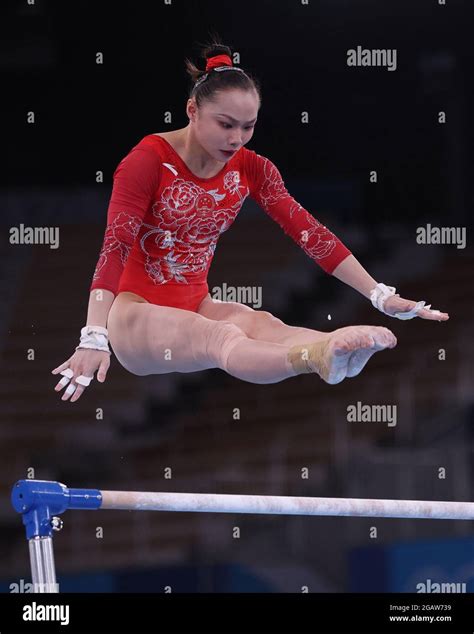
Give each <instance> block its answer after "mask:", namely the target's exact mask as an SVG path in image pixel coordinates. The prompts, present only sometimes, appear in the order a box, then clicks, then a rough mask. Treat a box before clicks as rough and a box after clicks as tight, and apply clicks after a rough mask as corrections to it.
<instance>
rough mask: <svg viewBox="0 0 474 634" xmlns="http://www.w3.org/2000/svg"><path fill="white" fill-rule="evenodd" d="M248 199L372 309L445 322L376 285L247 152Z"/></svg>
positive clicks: (266, 165) (271, 169) (265, 164)
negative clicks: (362, 296) (366, 299)
mask: <svg viewBox="0 0 474 634" xmlns="http://www.w3.org/2000/svg"><path fill="white" fill-rule="evenodd" d="M245 158H246V169H247V174H248V180H249V187H250V196H251V198H253V199H254V200H255V201H256V202H257V203H258V204H259V205H260V206H261V207H262V208H263V209H264V210H265V212H266V213H267V214H268V215H269V216H270V217H271V218H272V219H273V220H275V221H276V222H277V223H278V224H279V225H280V227H281V228H282V229H283V231H284V232H285V233H286V234H287V235H289V236H290V237H291V238H292V239H293V240H294V241H295V242H296V243H297V244H298V245H299V246H300V247H301V248H302V249H303V251H304V252H305V253H306V254H307V255H308V256H309V257H310V258H312V259H313V260H314V261H315V262H316V264H318V265H319V266H320V267H321V268H322V269H323V270H324V271H325V272H326V273H329V274H330V275H333V276H334V277H336V278H337V279H339V280H341V281H342V282H344V283H345V284H348V285H349V286H351V287H352V288H354V289H355V290H357V291H359V293H361V294H362V295H364V297H367V298H368V299H370V300H371V302H372V304H373V305H374V307H375V308H377V309H378V310H380V311H381V312H383V313H385V314H386V315H389V316H390V317H396V318H397V319H403V320H405V319H412V318H413V317H421V318H422V319H432V320H433V319H436V320H438V321H446V320H447V319H449V315H448V314H447V313H441V312H440V311H438V310H434V309H431V306H425V302H424V301H421V302H415V301H413V300H409V299H403V298H402V297H400V296H399V294H397V293H396V289H395V288H394V287H391V286H386V285H385V284H382V283H377V282H376V280H374V278H373V277H372V276H371V275H369V273H368V272H367V271H366V270H365V269H364V267H363V266H362V265H361V264H360V263H359V262H358V260H357V259H356V258H355V257H354V255H353V254H352V253H351V251H350V250H349V249H348V248H347V247H346V246H345V244H343V243H342V242H341V240H339V238H338V237H337V236H336V235H334V233H332V232H331V231H330V230H329V229H328V228H327V227H325V226H324V225H323V224H321V223H320V222H318V220H316V218H314V216H312V215H311V214H310V213H309V212H308V211H307V210H306V209H304V208H303V207H302V206H301V205H300V204H299V203H297V202H296V200H295V199H294V198H293V197H292V196H291V195H290V194H289V193H288V191H287V189H286V187H285V184H284V182H283V179H282V177H281V174H280V172H279V170H278V168H277V167H276V166H275V165H274V163H272V161H270V160H269V159H267V158H265V157H263V156H260V155H259V154H256V153H255V152H253V151H251V150H250V151H249V150H247V151H246V154H245Z"/></svg>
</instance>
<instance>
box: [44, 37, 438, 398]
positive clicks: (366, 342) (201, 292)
mask: <svg viewBox="0 0 474 634" xmlns="http://www.w3.org/2000/svg"><path fill="white" fill-rule="evenodd" d="M202 54H203V57H204V58H205V59H206V61H207V63H206V69H205V71H201V70H199V69H198V68H197V67H196V66H195V65H194V64H193V63H192V62H190V61H189V60H186V66H187V71H188V73H189V75H190V76H191V79H192V81H193V87H192V89H191V92H190V95H189V99H188V101H187V106H186V114H187V116H188V118H189V124H188V125H187V126H186V127H185V128H182V129H180V130H173V131H171V132H161V133H154V134H148V135H147V136H145V137H144V138H143V139H142V140H141V141H140V142H139V143H138V144H137V145H136V146H135V147H133V148H132V150H131V151H130V152H129V153H128V154H127V155H126V156H125V158H123V159H122V161H121V162H120V163H119V165H118V166H117V168H116V170H115V172H114V183H113V190H112V195H111V199H110V203H109V208H108V212H107V227H106V230H105V236H104V241H103V246H102V249H101V252H100V255H99V260H98V262H97V266H96V268H95V271H94V275H93V279H92V284H91V286H90V291H91V292H90V299H89V306H88V315H87V324H86V326H84V328H82V330H81V338H80V343H79V345H78V346H77V347H76V350H75V352H74V353H73V355H72V356H71V357H70V358H69V359H68V360H67V361H65V362H64V363H63V364H61V365H60V366H58V367H57V368H55V369H54V370H52V373H53V374H57V373H60V374H61V375H62V376H63V378H62V379H61V380H60V381H59V383H58V384H57V385H56V387H55V389H56V391H58V392H59V391H60V390H62V388H63V387H64V386H66V385H67V388H66V390H65V392H64V394H63V396H62V400H68V399H69V398H70V397H71V396H72V398H71V399H70V400H71V402H74V401H77V400H78V399H79V397H80V396H81V394H82V393H83V392H84V389H85V388H86V387H87V386H88V385H89V384H90V382H91V381H92V380H93V378H94V373H95V372H96V371H97V370H98V373H97V379H98V380H99V381H100V382H104V381H105V378H106V374H107V371H108V368H109V366H110V354H111V353H110V349H109V345H108V344H109V337H110V343H111V345H112V349H113V352H114V354H115V356H116V357H117V359H118V360H119V362H120V363H121V364H122V366H123V367H124V368H126V369H127V370H128V371H129V372H132V373H133V374H136V375H138V376H146V375H149V374H164V373H168V372H196V371H199V370H206V369H210V368H220V369H222V370H224V371H225V372H227V373H228V374H230V375H231V376H234V377H237V378H239V379H242V380H243V381H248V382H251V383H277V382H279V381H282V380H284V379H287V378H289V377H292V376H296V375H298V374H303V373H309V372H314V373H316V374H318V375H319V376H320V377H321V378H322V379H323V380H324V381H325V382H326V383H329V384H336V383H339V382H340V381H342V380H343V379H344V378H346V377H353V376H356V375H357V374H359V372H361V370H362V369H363V367H364V366H365V364H366V363H367V361H368V360H369V359H370V357H371V356H372V355H373V354H374V353H375V352H377V351H379V350H384V349H385V348H393V347H394V346H395V345H396V343H397V340H396V338H395V336H394V334H393V333H392V332H391V331H390V330H388V329H387V328H383V327H377V326H350V327H345V328H339V329H337V330H335V331H333V332H320V331H317V330H311V329H308V328H298V327H296V326H290V325H287V324H285V323H284V322H283V321H281V320H280V319H278V318H277V317H274V316H273V315H272V314H271V313H269V312H267V311H259V310H253V309H252V308H250V307H249V306H246V305H244V304H240V303H238V302H223V301H218V300H214V299H212V298H211V296H210V294H209V287H208V285H207V274H208V270H209V267H210V264H211V261H212V258H213V255H214V251H215V249H216V245H217V241H218V239H219V236H220V235H221V234H222V233H223V232H224V231H227V229H229V228H230V226H231V225H232V223H233V222H234V220H235V218H236V217H237V215H238V213H239V211H240V209H241V207H242V204H243V202H244V200H245V199H246V198H247V196H250V197H251V198H253V199H254V200H255V201H256V202H257V203H258V204H259V205H260V206H261V207H262V208H263V209H264V210H265V212H266V213H267V214H268V215H269V216H270V217H271V218H272V219H273V220H275V221H276V222H277V223H278V224H279V225H280V226H281V227H282V229H283V230H284V232H285V233H287V234H288V235H289V236H291V238H292V239H293V240H294V241H295V242H296V243H297V244H298V245H299V246H300V247H301V248H302V249H303V251H304V252H305V253H306V254H307V255H308V256H309V257H310V258H312V259H313V260H314V261H315V262H316V263H317V264H318V265H319V266H321V268H322V269H323V270H324V271H325V272H326V273H329V274H332V275H333V276H334V277H336V278H338V279H339V280H341V281H343V282H344V283H346V284H348V285H350V286H351V287H352V288H354V289H356V290H357V291H359V292H360V293H361V294H362V295H364V296H365V297H366V298H368V299H370V300H371V301H372V304H373V305H374V306H375V307H376V308H378V309H379V310H380V311H382V312H383V313H385V314H387V315H391V316H393V317H397V318H398V319H411V318H413V317H415V316H418V317H421V318H423V319H436V320H439V321H444V320H446V319H448V318H449V316H448V314H447V313H440V312H439V311H435V310H431V309H430V306H425V302H414V301H410V300H406V299H402V298H401V297H400V296H399V295H398V294H396V292H395V291H396V289H395V288H393V287H389V286H386V285H384V284H382V283H377V282H376V280H374V279H373V278H372V277H371V276H370V275H369V274H368V273H367V271H366V270H365V269H364V268H363V267H362V266H361V264H360V263H359V262H358V261H357V260H356V258H355V257H354V256H353V255H352V253H351V252H350V251H349V249H348V248H347V247H346V246H345V245H344V244H343V243H342V242H341V241H340V240H339V239H338V238H337V237H336V236H335V235H334V234H333V233H332V232H331V231H330V230H329V229H327V228H326V227H325V226H324V225H322V224H321V223H319V222H318V221H317V220H316V219H315V218H314V217H313V216H312V215H311V214H310V213H308V212H307V211H306V210H305V209H304V208H303V207H302V206H301V205H300V204H298V203H297V202H296V201H295V200H294V198H292V197H291V195H290V194H289V193H288V191H287V190H286V188H285V185H284V182H283V180H282V177H281V175H280V172H279V171H278V169H277V167H276V166H275V165H274V164H273V163H272V162H271V161H270V160H269V159H268V158H265V157H263V156H260V155H259V154H257V153H255V152H254V151H252V150H248V149H246V148H245V145H247V143H248V142H249V141H250V139H251V138H252V135H253V131H254V128H255V123H256V121H257V117H258V113H259V110H260V105H261V92H260V85H259V82H258V80H256V79H255V78H253V77H252V76H251V75H250V74H249V73H246V72H244V71H243V70H242V69H241V68H239V67H236V66H234V65H233V61H232V52H231V49H230V48H228V47H227V46H224V45H223V44H222V42H221V41H220V39H219V38H216V39H215V40H214V41H213V42H211V44H210V45H208V46H206V47H205V48H204V49H203V51H202Z"/></svg>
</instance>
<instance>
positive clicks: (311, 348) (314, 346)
mask: <svg viewBox="0 0 474 634" xmlns="http://www.w3.org/2000/svg"><path fill="white" fill-rule="evenodd" d="M328 345H329V338H328V339H323V340H322V341H315V342H313V343H309V344H307V345H301V344H299V345H297V346H293V347H292V348H290V351H289V352H288V360H289V361H290V363H291V365H292V366H293V369H294V370H295V372H297V373H298V374H309V373H310V372H316V373H317V374H319V376H320V377H321V378H322V379H324V380H325V381H327V380H328V378H329V371H330V365H329V363H328V360H329V359H328V357H329V355H328V351H327V349H328Z"/></svg>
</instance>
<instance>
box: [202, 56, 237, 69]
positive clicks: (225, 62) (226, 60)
mask: <svg viewBox="0 0 474 634" xmlns="http://www.w3.org/2000/svg"><path fill="white" fill-rule="evenodd" d="M217 66H233V63H232V60H231V58H230V57H229V56H228V55H214V57H210V58H209V59H208V60H207V64H206V72H209V71H210V70H212V69H213V68H216V67H217Z"/></svg>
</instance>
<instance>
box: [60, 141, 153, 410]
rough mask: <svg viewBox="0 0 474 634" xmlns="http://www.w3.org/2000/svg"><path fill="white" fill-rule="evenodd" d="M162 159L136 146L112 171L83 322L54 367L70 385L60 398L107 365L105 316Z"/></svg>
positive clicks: (77, 389)
mask: <svg viewBox="0 0 474 634" xmlns="http://www.w3.org/2000/svg"><path fill="white" fill-rule="evenodd" d="M160 168H161V162H160V157H159V156H158V155H157V154H156V152H154V151H153V150H152V149H151V148H150V147H148V146H142V147H135V148H133V150H131V152H129V154H127V156H126V157H125V158H124V159H122V161H121V162H120V163H119V165H118V167H117V169H116V170H115V172H114V185H113V189H112V196H111V198H110V203H109V208H108V211H107V226H106V229H105V235H104V240H103V244H102V249H101V251H100V254H99V260H98V262H97V265H96V267H95V271H94V275H93V277H92V284H91V286H90V291H91V292H90V295H89V305H88V311H87V322H86V325H85V326H84V327H83V328H82V329H81V338H80V342H79V345H78V346H77V347H76V351H75V352H74V354H73V355H72V356H71V357H70V358H69V359H68V360H67V361H65V362H64V363H62V364H61V365H59V366H58V367H57V368H55V369H54V370H52V373H53V374H58V373H60V374H61V375H62V376H63V378H62V379H61V380H60V381H59V383H58V384H57V385H56V387H55V390H56V391H57V392H59V391H60V390H62V388H63V387H64V386H65V385H68V383H69V381H70V384H69V385H68V387H67V389H66V390H65V392H64V395H63V397H62V400H63V401H64V400H67V399H68V398H69V397H70V396H71V395H72V398H71V402H74V401H77V400H78V399H79V397H80V396H81V394H82V392H83V391H84V389H85V387H87V386H88V385H89V384H90V382H91V381H92V380H93V378H94V373H95V372H96V371H97V370H98V373H97V379H98V380H99V381H100V382H101V383H103V382H104V381H105V378H106V374H107V371H108V369H109V366H110V354H111V353H110V349H109V345H108V331H107V327H106V326H107V318H108V314H109V311H110V308H111V306H112V304H113V301H114V299H115V295H116V294H117V289H118V285H119V282H120V276H121V274H122V271H123V268H124V266H125V263H126V261H127V258H128V256H129V253H130V251H131V249H132V246H133V244H134V241H135V238H136V236H137V235H138V232H139V230H140V227H141V225H142V223H143V218H144V216H145V213H146V211H147V209H148V206H149V203H150V201H151V199H152V197H153V194H154V192H155V191H156V189H157V187H158V184H159V175H160Z"/></svg>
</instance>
